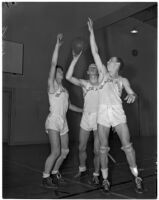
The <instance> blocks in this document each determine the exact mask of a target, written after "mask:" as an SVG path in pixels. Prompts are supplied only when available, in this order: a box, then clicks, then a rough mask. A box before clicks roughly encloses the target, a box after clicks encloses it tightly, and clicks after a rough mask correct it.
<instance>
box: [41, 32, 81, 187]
mask: <svg viewBox="0 0 159 200" xmlns="http://www.w3.org/2000/svg"><path fill="white" fill-rule="evenodd" d="M62 38H63V35H62V34H58V35H57V41H56V45H55V49H54V52H53V56H52V62H51V69H50V73H49V78H48V97H49V103H50V114H49V115H48V117H47V119H46V123H45V128H46V132H47V133H48V136H49V141H50V145H51V153H50V155H49V156H48V158H47V159H46V162H45V168H44V172H43V186H44V187H46V188H52V187H57V186H58V184H59V183H63V182H64V181H63V179H62V177H61V174H60V173H59V168H60V166H61V164H62V163H63V161H64V159H65V158H66V157H67V155H68V153H69V148H68V125H67V120H66V112H67V110H68V107H69V109H71V110H73V111H76V112H82V109H80V108H78V107H76V106H74V105H72V104H70V103H69V95H68V92H67V90H66V89H65V88H64V87H63V85H62V80H63V76H64V75H63V68H62V67H61V66H59V65H57V60H58V55H59V49H60V46H61V45H62ZM51 170H52V171H51ZM50 173H51V175H50Z"/></svg>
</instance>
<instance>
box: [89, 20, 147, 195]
mask: <svg viewBox="0 0 159 200" xmlns="http://www.w3.org/2000/svg"><path fill="white" fill-rule="evenodd" d="M87 23H88V30H89V32H90V45H91V51H92V55H93V58H94V61H95V63H96V66H97V68H98V72H99V74H100V75H101V76H103V79H102V82H101V84H100V86H99V110H98V117H97V122H98V132H99V140H100V162H101V171H102V176H103V183H102V185H103V190H104V191H105V192H108V191H109V190H110V183H109V181H108V179H107V178H108V152H109V144H108V136H109V129H110V127H111V126H112V127H114V128H115V130H116V132H117V134H118V136H119V138H120V140H121V143H122V147H121V149H122V150H123V151H124V152H125V154H126V158H127V161H128V164H129V167H130V170H131V172H132V174H133V176H134V180H135V186H136V191H137V192H139V193H142V192H143V186H142V179H141V178H140V177H139V176H138V169H137V165H136V161H135V151H134V149H133V146H132V143H130V133H129V129H128V126H127V121H126V116H125V113H124V110H123V107H122V100H121V93H122V89H123V88H124V89H125V90H126V92H127V96H126V98H125V100H126V101H127V103H133V102H134V101H135V99H136V94H135V93H134V91H133V90H132V89H131V87H130V84H129V81H128V80H127V79H126V78H123V77H122V76H120V75H119V70H120V69H121V67H122V60H121V59H120V58H118V57H111V58H110V60H109V61H108V62H107V67H105V66H104V65H103V63H102V61H101V58H100V56H99V54H98V48H97V45H96V41H95V36H94V30H93V22H92V20H91V19H90V18H89V19H88V22H87Z"/></svg>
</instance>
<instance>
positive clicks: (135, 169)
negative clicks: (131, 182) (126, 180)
mask: <svg viewBox="0 0 159 200" xmlns="http://www.w3.org/2000/svg"><path fill="white" fill-rule="evenodd" d="M130 170H131V173H132V174H133V175H134V176H135V177H137V176H138V169H137V167H130Z"/></svg>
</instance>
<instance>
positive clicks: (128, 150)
mask: <svg viewBox="0 0 159 200" xmlns="http://www.w3.org/2000/svg"><path fill="white" fill-rule="evenodd" d="M121 150H123V151H124V152H125V153H132V152H134V149H133V146H132V143H129V144H128V145H125V146H122V147H121Z"/></svg>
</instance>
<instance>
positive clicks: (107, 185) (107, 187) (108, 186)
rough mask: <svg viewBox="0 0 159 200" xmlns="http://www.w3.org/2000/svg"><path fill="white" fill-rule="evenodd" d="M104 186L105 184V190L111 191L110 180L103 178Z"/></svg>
mask: <svg viewBox="0 0 159 200" xmlns="http://www.w3.org/2000/svg"><path fill="white" fill-rule="evenodd" d="M102 186H103V191H104V192H109V191H110V183H109V181H108V180H107V179H104V180H103V183H102Z"/></svg>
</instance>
